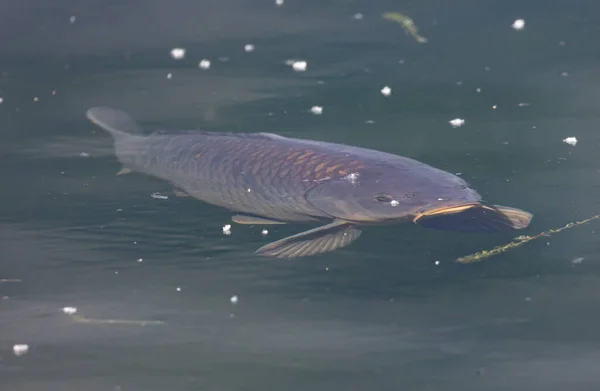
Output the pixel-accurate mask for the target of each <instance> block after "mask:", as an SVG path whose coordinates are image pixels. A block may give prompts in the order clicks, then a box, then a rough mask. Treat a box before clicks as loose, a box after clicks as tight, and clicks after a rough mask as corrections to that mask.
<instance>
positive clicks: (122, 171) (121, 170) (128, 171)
mask: <svg viewBox="0 0 600 391" xmlns="http://www.w3.org/2000/svg"><path fill="white" fill-rule="evenodd" d="M132 172H133V170H132V169H131V168H121V169H120V170H119V172H117V176H121V175H125V174H131V173H132Z"/></svg>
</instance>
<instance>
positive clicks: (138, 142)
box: [87, 107, 532, 258]
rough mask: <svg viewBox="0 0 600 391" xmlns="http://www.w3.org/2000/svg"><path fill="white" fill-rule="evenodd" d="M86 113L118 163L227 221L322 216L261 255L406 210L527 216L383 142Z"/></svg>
mask: <svg viewBox="0 0 600 391" xmlns="http://www.w3.org/2000/svg"><path fill="white" fill-rule="evenodd" d="M87 117H88V118H89V119H90V120H91V121H92V122H94V123H96V124H97V125H99V126H100V127H102V128H103V129H105V130H107V131H108V132H109V133H110V134H111V135H112V136H113V138H114V140H115V153H116V156H117V158H118V159H119V161H120V162H121V164H122V165H123V170H122V172H138V173H144V174H147V175H151V176H154V177H157V178H160V179H163V180H165V181H168V182H170V183H171V184H172V185H173V186H174V187H175V188H176V189H178V191H179V192H183V193H185V194H187V195H189V196H191V197H194V198H196V199H198V200H201V201H204V202H207V203H210V204H213V205H216V206H220V207H223V208H227V209H229V210H231V211H234V212H237V214H236V215H235V216H234V217H233V221H234V222H237V223H240V224H285V223H292V222H318V221H326V222H328V223H329V224H326V225H324V226H321V227H317V228H315V229H312V230H309V231H306V232H301V233H299V234H297V235H294V236H291V237H288V238H284V239H281V240H279V241H277V242H274V243H270V244H267V245H265V246H263V247H261V248H260V249H258V250H257V252H258V253H259V254H262V255H268V256H276V257H286V258H293V257H299V256H307V255H314V254H318V253H323V252H327V251H332V250H335V249H337V248H340V247H344V246H346V245H348V244H350V243H351V242H352V241H354V240H355V239H357V238H358V236H360V233H361V229H360V227H361V226H364V225H370V224H389V223H393V222H400V221H411V220H412V221H414V222H416V223H419V224H422V225H424V226H429V227H431V228H438V229H453V230H463V231H495V230H501V229H507V228H508V229H519V228H524V227H526V226H527V225H528V224H529V222H530V220H531V217H532V216H531V214H529V213H528V212H525V211H521V210H519V209H514V208H508V207H499V206H489V205H487V204H485V203H483V201H482V199H481V196H480V195H479V194H478V193H477V192H476V191H475V190H473V189H471V188H470V187H469V185H468V184H467V183H466V182H465V181H464V180H463V179H462V178H460V177H458V176H456V175H453V174H450V173H448V172H445V171H442V170H439V169H437V168H434V167H432V166H429V165H427V164H424V163H422V162H419V161H417V160H414V159H410V158H407V157H402V156H397V155H393V154H389V153H385V152H380V151H375V150H371V149H366V148H360V147H354V146H348V145H342V144H335V143H328V142H322V141H313V140H304V139H296V138H288V137H283V136H279V135H275V134H271V133H217V132H203V131H179V132H173V133H153V134H150V135H144V134H143V133H142V131H141V129H140V127H139V126H138V125H137V124H136V123H135V121H134V120H133V119H132V118H131V117H130V116H129V115H127V114H126V113H124V112H121V111H118V110H114V109H111V108H107V107H95V108H92V109H89V110H88V112H87ZM461 218H462V219H463V220H465V219H466V220H465V221H462V222H461ZM457 222H458V225H457V224H456V223H457Z"/></svg>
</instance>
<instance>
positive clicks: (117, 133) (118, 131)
mask: <svg viewBox="0 0 600 391" xmlns="http://www.w3.org/2000/svg"><path fill="white" fill-rule="evenodd" d="M85 115H86V117H87V118H88V119H89V120H90V121H92V122H93V123H95V124H96V125H98V126H100V127H101V128H102V129H104V130H106V131H107V132H108V133H110V135H111V136H113V138H114V139H115V141H120V140H122V139H125V138H131V137H132V136H142V135H143V132H142V129H141V127H140V126H139V125H138V124H137V123H136V122H135V120H134V119H133V118H132V117H131V116H130V115H129V114H127V113H125V112H123V111H120V110H116V109H112V108H110V107H92V108H91V109H88V110H87V111H86V113H85Z"/></svg>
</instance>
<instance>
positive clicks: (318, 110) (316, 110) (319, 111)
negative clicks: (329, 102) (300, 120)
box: [310, 106, 323, 115]
mask: <svg viewBox="0 0 600 391" xmlns="http://www.w3.org/2000/svg"><path fill="white" fill-rule="evenodd" d="M310 111H311V112H312V113H313V114H315V115H321V114H323V107H321V106H313V107H311V109H310Z"/></svg>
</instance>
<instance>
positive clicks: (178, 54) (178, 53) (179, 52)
mask: <svg viewBox="0 0 600 391" xmlns="http://www.w3.org/2000/svg"><path fill="white" fill-rule="evenodd" d="M171 57H173V58H174V59H175V60H181V59H183V58H185V49H184V48H173V49H171Z"/></svg>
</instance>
